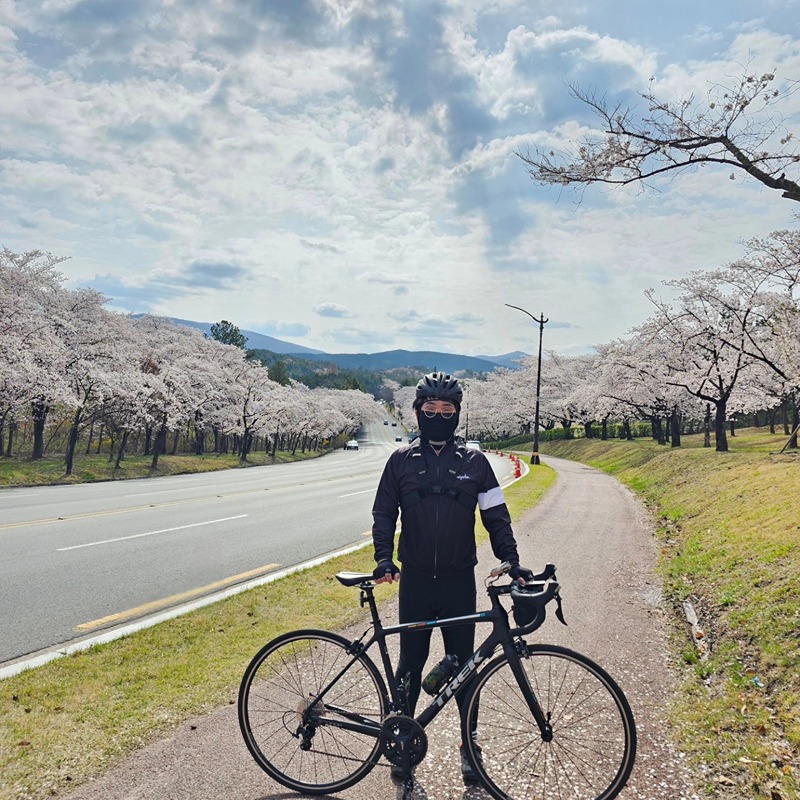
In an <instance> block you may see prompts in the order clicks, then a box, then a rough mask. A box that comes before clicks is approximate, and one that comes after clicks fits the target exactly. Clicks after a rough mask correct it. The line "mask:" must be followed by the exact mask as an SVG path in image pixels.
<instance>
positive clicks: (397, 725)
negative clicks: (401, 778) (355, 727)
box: [380, 714, 428, 767]
mask: <svg viewBox="0 0 800 800" xmlns="http://www.w3.org/2000/svg"><path fill="white" fill-rule="evenodd" d="M380 745H381V752H382V753H383V755H384V756H386V760H387V761H388V762H389V763H390V764H396V765H397V766H403V763H404V761H405V759H406V758H408V765H409V766H411V767H415V766H416V765H417V764H419V763H420V761H422V759H423V758H425V754H426V753H427V752H428V737H427V735H426V734H425V729H424V728H423V727H422V725H420V724H419V722H417V721H416V720H415V719H413V718H412V717H406V716H403V715H402V714H398V715H397V716H394V717H389V718H388V719H387V720H385V722H384V723H383V725H382V727H381V735H380Z"/></svg>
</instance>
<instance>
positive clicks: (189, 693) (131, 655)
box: [0, 468, 555, 800]
mask: <svg viewBox="0 0 800 800" xmlns="http://www.w3.org/2000/svg"><path fill="white" fill-rule="evenodd" d="M554 480H555V474H554V473H553V471H552V470H550V469H549V468H543V469H542V470H538V469H537V470H536V471H535V472H533V473H531V474H530V475H529V476H527V477H526V478H524V479H522V480H521V481H518V482H517V483H515V484H514V485H513V486H511V487H509V489H507V490H506V498H507V501H508V505H509V508H510V510H511V512H512V518H516V517H517V516H519V515H520V514H521V513H523V512H524V511H525V510H526V509H527V508H529V507H531V506H532V505H534V504H535V503H536V502H537V501H538V500H539V498H540V497H541V496H542V495H543V494H544V492H545V491H546V490H547V488H549V486H550V485H552V483H553V482H554ZM486 535H487V534H486V532H485V531H483V532H481V533H479V539H480V538H481V537H486ZM373 567H374V561H373V558H372V549H371V548H369V547H368V548H365V549H364V550H360V551H358V552H355V553H350V554H348V555H345V556H340V557H339V558H336V559H334V560H332V561H330V562H328V563H326V564H323V565H321V566H319V567H314V568H313V569H310V570H307V571H305V572H302V573H299V574H295V575H292V576H290V577H288V578H284V579H281V580H278V581H275V582H274V583H270V584H266V585H265V586H262V587H259V588H256V589H252V590H250V591H248V592H244V593H242V594H239V595H235V596H234V597H230V598H228V599H226V600H224V601H222V602H220V603H216V604H214V605H211V606H207V607H205V608H202V609H199V610H198V611H195V612H192V613H191V614H187V615H185V616H183V617H179V618H177V619H173V620H168V621H166V622H163V623H161V624H159V625H156V626H154V627H152V628H148V629H146V630H143V631H140V632H138V633H136V634H133V635H131V636H128V637H126V638H124V639H119V640H116V641H114V642H110V643H109V644H105V645H100V646H98V647H95V648H92V649H90V650H86V651H83V652H80V653H76V654H74V655H71V656H67V657H64V658H61V659H59V660H57V661H53V662H50V663H49V664H46V665H44V666H43V667H39V668H37V669H33V670H29V671H27V672H24V673H22V674H20V675H16V676H14V677H11V678H7V679H5V680H3V681H0V719H1V720H2V723H0V775H2V779H0V800H12V799H13V800H20V799H21V798H30V799H31V800H38V799H39V798H49V797H54V796H58V795H63V794H66V793H67V792H68V791H69V790H70V789H74V788H75V787H76V786H78V785H79V784H81V783H83V782H85V781H86V780H87V779H89V778H90V777H92V776H97V775H100V774H102V773H103V772H104V771H106V770H108V769H109V768H110V767H111V766H113V765H114V764H115V763H118V762H119V761H120V760H121V759H122V758H123V757H125V756H126V755H128V754H130V753H131V752H132V751H134V750H136V749H137V748H140V747H142V746H144V745H146V744H147V743H149V742H152V741H154V740H156V739H157V738H159V737H161V736H164V735H166V734H168V733H169V732H170V731H172V730H174V729H175V727H177V726H178V725H179V724H180V723H181V722H184V721H185V720H187V719H189V718H191V717H193V716H196V715H198V714H201V713H203V712H205V711H210V710H211V709H213V708H216V707H218V706H220V705H223V704H225V703H233V702H235V698H236V694H237V691H238V684H239V680H240V678H241V676H242V673H243V672H244V669H245V667H246V665H247V663H248V661H249V660H250V658H251V657H252V656H253V655H254V654H255V652H256V651H257V650H258V649H259V648H260V647H261V645H263V644H264V643H265V642H267V641H268V640H269V639H271V638H273V637H274V636H277V635H278V634H279V633H282V632H284V631H286V630H291V629H293V628H305V627H309V628H314V627H318V628H319V627H321V628H326V629H331V630H336V629H340V628H344V627H346V626H347V625H350V624H352V623H355V622H357V621H358V620H359V619H361V618H362V617H363V612H362V610H361V609H360V608H359V606H358V602H357V595H356V593H355V592H354V591H353V590H352V589H347V588H345V587H342V586H340V584H339V583H338V582H337V581H336V580H335V578H334V577H333V575H334V573H336V572H338V571H340V570H352V571H364V572H368V571H371V570H372V569H373ZM304 585H308V586H310V587H313V592H312V591H308V592H304V591H303V586H304ZM378 592H379V594H380V595H381V596H382V598H383V599H387V598H389V597H391V596H393V593H394V587H390V586H384V587H382V588H380V589H379V590H378Z"/></svg>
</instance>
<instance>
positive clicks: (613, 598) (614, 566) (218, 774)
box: [70, 458, 707, 800]
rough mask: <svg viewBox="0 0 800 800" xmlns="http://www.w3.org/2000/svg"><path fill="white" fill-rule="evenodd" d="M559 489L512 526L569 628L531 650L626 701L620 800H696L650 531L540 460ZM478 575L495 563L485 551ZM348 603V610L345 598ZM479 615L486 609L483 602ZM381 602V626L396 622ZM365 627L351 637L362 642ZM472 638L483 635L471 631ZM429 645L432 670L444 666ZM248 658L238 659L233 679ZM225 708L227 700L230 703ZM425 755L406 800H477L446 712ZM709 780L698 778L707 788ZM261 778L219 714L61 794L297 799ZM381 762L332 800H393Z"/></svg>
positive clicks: (636, 513)
mask: <svg viewBox="0 0 800 800" xmlns="http://www.w3.org/2000/svg"><path fill="white" fill-rule="evenodd" d="M545 462H546V463H547V464H549V465H551V466H554V467H555V468H556V469H557V471H558V481H557V483H556V485H555V486H554V488H553V489H552V490H551V491H550V492H549V493H548V494H547V495H546V496H545V498H544V499H543V501H542V502H541V503H540V504H539V505H538V506H537V507H536V508H535V509H533V510H531V511H529V512H527V513H526V514H525V515H523V517H522V518H521V519H520V520H516V521H515V525H514V527H515V531H516V536H517V542H518V545H519V549H520V556H521V558H522V563H524V564H526V565H529V566H531V567H534V568H537V569H538V568H539V567H541V566H543V565H544V564H545V563H546V562H547V561H552V562H554V563H556V564H557V565H558V577H559V581H560V582H561V584H562V587H563V589H562V594H563V597H564V611H565V614H566V618H567V622H568V623H569V626H568V627H566V628H565V627H563V626H561V625H559V624H558V623H557V622H556V621H555V619H553V618H550V619H548V621H547V622H546V623H545V625H544V626H543V627H542V628H541V629H540V630H539V631H537V632H536V634H535V636H536V639H538V640H541V641H549V642H552V643H555V644H561V645H564V646H567V647H571V648H572V649H575V650H578V651H582V652H584V653H586V654H587V655H589V656H590V657H592V658H594V659H595V660H596V661H597V662H598V663H600V664H601V665H602V666H603V667H605V668H606V669H607V670H608V671H609V672H610V673H611V675H612V676H613V677H614V678H615V679H616V680H617V681H618V683H619V684H620V686H621V687H622V689H623V690H624V691H625V693H626V694H627V696H628V699H629V700H630V703H631V707H632V709H633V712H634V715H635V717H636V723H637V729H638V735H639V749H638V754H637V760H636V765H635V767H634V771H633V774H632V777H631V780H630V782H629V784H628V786H627V787H626V788H625V789H623V791H622V793H621V794H620V795H619V796H620V798H621V800H632V798H638V799H639V800H697V798H698V797H699V794H698V793H697V792H696V791H695V789H694V786H696V785H699V784H700V783H701V782H702V776H698V775H696V774H692V772H691V770H690V769H689V767H688V765H687V764H686V763H685V762H684V759H683V757H682V755H681V753H680V752H678V751H677V749H676V748H675V746H674V745H673V744H672V743H671V741H670V735H669V731H668V728H667V726H666V722H665V718H666V716H667V714H668V712H669V705H670V700H671V698H672V696H673V693H674V692H675V691H676V689H675V687H676V677H677V675H676V671H675V669H676V664H675V662H674V661H673V659H672V656H671V655H670V649H669V646H668V627H667V614H668V609H666V608H665V606H664V601H663V599H662V597H661V592H660V588H659V586H660V581H659V579H658V577H657V576H656V575H655V574H654V572H653V569H654V565H655V560H656V543H655V539H654V536H653V524H652V521H651V520H650V518H649V517H648V515H647V514H646V512H645V511H644V509H643V508H642V506H641V505H640V504H639V502H638V501H637V500H636V499H635V497H633V495H632V494H631V493H630V492H628V491H627V490H626V489H624V488H623V487H622V486H621V485H620V484H619V483H617V482H616V481H615V480H614V479H613V478H610V477H609V476H607V475H604V474H602V473H600V472H598V471H597V470H593V469H591V468H589V467H585V466H583V465H580V464H575V463H571V462H566V461H561V460H559V459H550V458H546V459H545ZM479 558H480V564H479V565H478V575H479V576H481V575H485V574H487V573H488V571H489V569H490V568H491V567H492V566H494V565H495V564H496V560H495V559H494V558H493V556H492V554H491V552H490V550H489V548H488V546H487V545H484V546H483V547H482V548H481V549H480V552H479ZM353 602H357V596H356V592H355V591H354V596H353ZM487 605H488V603H487ZM396 613H397V612H396V605H395V604H394V603H388V604H387V605H386V606H385V607H384V609H383V610H382V617H383V619H384V621H385V622H387V623H389V622H391V620H393V619H396ZM362 630H363V626H361V628H359V630H358V633H361V632H362ZM479 636H480V631H479ZM440 641H441V637H439V636H438V635H434V637H433V642H434V650H433V651H432V659H433V658H439V657H441V648H439V649H438V650H436V649H435V648H436V644H437V643H439V642H440ZM252 655H253V654H251V653H243V654H242V671H243V672H244V669H245V666H246V665H247V662H248V661H249V659H250V658H251V656H252ZM230 699H231V703H233V702H234V701H235V696H234V693H232V696H231V698H230ZM427 733H428V738H429V749H428V754H427V756H426V759H425V760H424V761H423V762H422V763H421V764H420V765H419V767H418V768H417V772H416V779H417V786H416V789H415V791H414V794H413V800H423V799H424V798H427V799H428V800H478V799H479V798H480V800H486V798H488V795H487V794H486V793H485V792H483V790H482V789H479V788H465V787H464V785H463V783H462V781H461V776H460V772H459V761H458V742H459V733H458V718H457V712H456V710H455V704H454V703H451V704H449V705H448V706H446V707H445V709H444V710H443V712H442V713H441V714H440V715H439V716H438V717H437V718H436V720H434V722H433V723H432V725H431V726H430V728H429V729H428V731H427ZM706 780H707V778H706ZM298 796H299V795H297V794H294V793H292V792H290V791H288V790H286V789H284V788H283V787H281V786H280V785H278V784H277V783H275V782H274V781H272V780H271V779H270V778H269V777H268V776H267V775H265V774H264V773H263V772H262V771H261V770H260V769H259V768H258V767H257V766H256V764H255V763H254V762H253V760H252V759H251V758H250V756H249V753H248V752H247V749H246V748H245V745H244V742H243V741H242V738H241V734H240V733H239V729H238V723H237V719H236V707H235V705H233V704H231V705H225V706H223V707H222V708H219V709H217V710H216V711H213V712H211V713H209V714H206V715H204V716H202V717H199V718H195V719H193V720H190V721H189V722H187V723H185V724H184V725H182V726H180V728H179V729H178V730H177V731H176V732H175V733H174V734H173V735H172V736H170V737H168V738H166V739H164V740H162V741H158V742H155V743H153V744H151V745H150V746H148V747H145V748H143V749H142V750H140V751H139V752H138V753H136V754H134V755H133V756H132V757H131V758H129V759H127V760H126V761H125V762H124V763H122V764H121V765H119V766H118V767H117V768H116V769H114V770H112V771H111V772H109V773H108V774H107V775H105V776H103V777H100V778H98V779H96V780H94V781H93V782H91V783H90V784H87V785H85V786H83V787H81V788H80V789H78V790H77V791H75V792H74V793H71V794H70V800H106V799H107V798H109V797H113V798H118V800H164V798H170V800H216V798H223V797H224V798H225V799H226V800H289V798H294V797H298ZM401 796H402V793H401V790H400V788H399V787H397V786H396V785H395V784H394V783H393V782H392V781H391V779H390V777H389V771H388V769H387V768H386V766H385V762H383V763H382V765H379V766H378V767H377V768H376V769H375V770H374V771H373V772H372V773H371V774H370V775H368V776H367V778H365V779H364V780H363V781H362V782H361V783H359V784H357V785H356V786H354V787H352V788H350V789H348V790H346V791H345V792H342V793H341V794H340V795H338V797H341V798H348V799H349V800H374V798H376V797H388V798H398V800H399V798H400V797H401Z"/></svg>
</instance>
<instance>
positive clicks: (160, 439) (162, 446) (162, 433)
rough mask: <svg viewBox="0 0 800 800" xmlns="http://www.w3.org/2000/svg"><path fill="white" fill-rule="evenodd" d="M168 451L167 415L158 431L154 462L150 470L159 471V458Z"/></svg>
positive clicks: (154, 446) (154, 448) (154, 447)
mask: <svg viewBox="0 0 800 800" xmlns="http://www.w3.org/2000/svg"><path fill="white" fill-rule="evenodd" d="M166 449H167V415H166V414H165V415H164V421H163V422H162V423H161V427H160V428H159V429H158V435H157V436H156V438H155V441H154V442H153V460H152V462H151V463H150V469H158V457H159V456H160V455H161V453H162V452H163V451H165V450H166Z"/></svg>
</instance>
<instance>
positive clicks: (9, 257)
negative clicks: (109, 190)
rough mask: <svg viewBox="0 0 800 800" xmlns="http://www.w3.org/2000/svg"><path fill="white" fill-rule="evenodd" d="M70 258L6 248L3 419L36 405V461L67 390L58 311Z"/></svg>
mask: <svg viewBox="0 0 800 800" xmlns="http://www.w3.org/2000/svg"><path fill="white" fill-rule="evenodd" d="M64 260H65V259H63V258H60V257H57V256H54V255H52V254H51V253H45V252H42V251H41V250H30V251H28V252H25V253H13V252H11V251H10V250H8V249H7V248H3V249H2V251H0V414H2V417H0V419H1V420H2V422H3V423H5V422H6V420H9V419H10V420H15V419H16V417H17V416H18V415H19V414H20V413H21V412H22V409H23V408H24V407H26V406H29V407H30V408H31V410H32V416H33V423H34V443H33V452H32V457H33V458H34V459H40V458H42V457H43V455H44V430H45V424H46V421H47V415H48V413H49V412H50V409H51V408H52V407H53V405H54V404H55V403H56V402H59V401H60V400H61V399H62V395H63V392H64V383H63V380H62V376H63V367H64V355H65V353H64V344H63V341H62V340H61V339H60V337H59V335H58V331H57V329H56V325H55V324H54V320H53V313H52V312H53V308H54V307H55V306H57V304H58V299H59V298H60V297H61V296H62V295H63V293H64V291H65V290H64V289H63V287H62V284H63V282H64V276H63V275H61V273H59V272H58V271H57V270H56V269H55V268H56V266H57V265H58V264H60V263H61V262H62V261H64ZM2 429H3V426H2V425H0V442H1V441H2V439H3V436H2ZM10 449H11V447H10V446H9V447H8V448H7V450H6V451H7V452H10Z"/></svg>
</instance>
